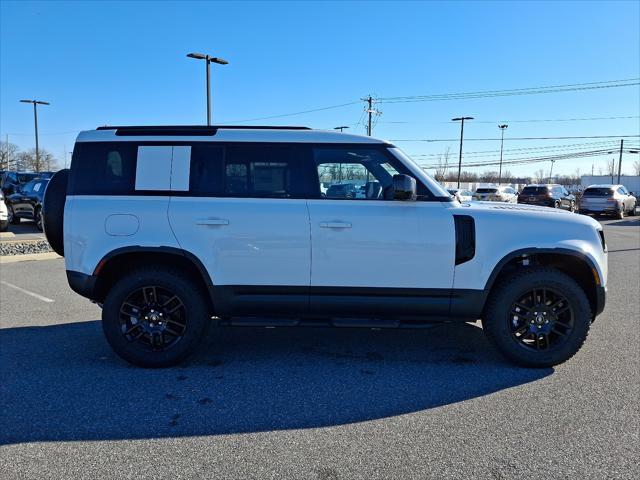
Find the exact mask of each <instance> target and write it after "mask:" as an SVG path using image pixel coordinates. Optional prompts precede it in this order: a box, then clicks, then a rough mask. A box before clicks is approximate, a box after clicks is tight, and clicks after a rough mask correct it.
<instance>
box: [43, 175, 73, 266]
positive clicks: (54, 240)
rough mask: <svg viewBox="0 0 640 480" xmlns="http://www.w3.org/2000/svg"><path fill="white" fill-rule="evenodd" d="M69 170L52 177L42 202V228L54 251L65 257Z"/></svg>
mask: <svg viewBox="0 0 640 480" xmlns="http://www.w3.org/2000/svg"><path fill="white" fill-rule="evenodd" d="M68 180H69V170H68V169H65V170H60V171H58V172H56V174H55V175H54V176H53V177H51V180H49V183H48V184H47V189H46V190H45V192H44V198H43V200H42V227H43V230H44V234H45V236H46V237H47V241H48V242H49V245H51V248H53V251H54V252H56V253H57V254H58V255H60V256H63V257H64V236H63V234H64V232H63V225H64V204H65V202H66V200H67V183H68Z"/></svg>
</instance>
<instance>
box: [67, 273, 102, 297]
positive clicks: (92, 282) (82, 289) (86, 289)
mask: <svg viewBox="0 0 640 480" xmlns="http://www.w3.org/2000/svg"><path fill="white" fill-rule="evenodd" d="M97 279H98V277H95V276H93V275H87V274H86V273H81V272H74V271H73V270H67V282H69V286H70V287H71V290H73V291H74V292H76V293H77V294H78V295H82V296H83V297H86V298H88V299H90V300H93V299H94V293H95V289H96V280H97Z"/></svg>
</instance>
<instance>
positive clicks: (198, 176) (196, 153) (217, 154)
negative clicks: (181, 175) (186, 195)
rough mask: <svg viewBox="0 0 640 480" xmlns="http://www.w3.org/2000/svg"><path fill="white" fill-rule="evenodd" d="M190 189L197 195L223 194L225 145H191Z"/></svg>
mask: <svg viewBox="0 0 640 480" xmlns="http://www.w3.org/2000/svg"><path fill="white" fill-rule="evenodd" d="M189 191H190V192H191V193H193V194H195V195H210V196H220V195H223V192H224V147H221V146H219V145H193V146H192V147H191V167H190V172H189Z"/></svg>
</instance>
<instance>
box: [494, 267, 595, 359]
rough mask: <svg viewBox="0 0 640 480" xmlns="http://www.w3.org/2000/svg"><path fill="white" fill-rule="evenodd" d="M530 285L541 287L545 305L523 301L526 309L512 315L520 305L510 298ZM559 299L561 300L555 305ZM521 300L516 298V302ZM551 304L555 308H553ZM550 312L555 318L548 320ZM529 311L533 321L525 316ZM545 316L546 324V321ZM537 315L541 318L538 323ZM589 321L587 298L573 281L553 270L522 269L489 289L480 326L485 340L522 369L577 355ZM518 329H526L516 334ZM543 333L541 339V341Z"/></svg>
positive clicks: (513, 297)
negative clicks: (535, 304)
mask: <svg viewBox="0 0 640 480" xmlns="http://www.w3.org/2000/svg"><path fill="white" fill-rule="evenodd" d="M533 289H537V292H538V293H540V292H541V291H542V289H545V290H546V292H545V293H546V295H547V296H546V298H547V299H548V300H547V301H548V302H550V304H549V305H546V306H544V307H541V306H540V305H538V306H537V307H535V306H533V305H530V304H526V305H528V306H529V307H531V308H530V309H529V311H527V309H526V307H525V308H521V309H520V313H517V311H516V309H517V308H520V306H516V305H514V304H515V302H516V301H518V300H521V299H522V298H523V296H527V295H528V293H527V292H530V291H531V290H533ZM536 297H537V298H540V297H541V295H538V294H536ZM528 298H529V299H532V297H528ZM559 298H562V299H563V302H566V303H560V304H558V302H559V300H558V299H559ZM523 303H524V302H522V301H521V302H520V305H522V304H523ZM554 305H558V307H556V308H555V309H554V308H553V306H554ZM567 307H568V308H567ZM534 308H535V309H536V311H534V310H533V309H534ZM538 308H540V310H538ZM543 310H544V312H543ZM563 310H564V311H563ZM554 311H557V312H559V315H557V318H556V319H555V320H553V319H552V317H556V315H555V313H553V312H554ZM525 312H526V313H525ZM547 313H549V317H547ZM534 314H535V315H534ZM528 315H530V317H529V318H530V319H531V320H530V322H532V323H528V321H527V320H526V317H527V316H528ZM547 318H549V321H548V322H547V321H545V319H547ZM537 319H542V321H540V323H539V322H538V321H537ZM591 320H592V312H591V307H590V305H589V301H588V299H587V296H586V294H585V292H584V291H583V290H582V288H581V287H580V286H579V285H578V284H577V283H576V282H575V280H573V279H572V278H571V277H569V276H568V275H566V274H564V273H562V272H560V271H558V270H556V269H553V268H548V267H525V268H523V269H522V270H520V271H518V272H516V273H514V274H512V275H510V276H508V277H507V278H505V279H504V280H503V281H502V282H501V283H500V284H499V285H498V286H496V287H495V288H494V289H493V291H492V293H491V297H490V298H489V300H488V302H487V306H486V309H485V315H484V318H483V320H482V326H483V329H484V332H485V334H486V336H487V338H488V339H489V341H490V342H491V343H492V344H493V345H494V346H495V347H496V348H497V349H498V351H500V353H502V354H503V355H504V356H505V357H506V358H507V359H509V360H511V361H512V362H514V363H516V364H518V365H522V366H525V367H536V368H546V367H552V366H554V365H558V364H560V363H563V362H565V361H567V360H568V359H570V358H571V357H573V356H574V355H575V354H576V352H577V351H578V350H579V349H580V347H581V346H582V344H583V343H584V341H585V340H586V338H587V335H588V334H589V327H590V325H591ZM565 325H569V328H566V327H565ZM536 328H537V329H538V330H537V329H536ZM521 330H525V332H524V333H522V334H520V336H519V337H518V336H517V334H518V332H519V331H521ZM532 332H535V333H532ZM561 333H562V335H561ZM543 335H544V336H545V338H546V340H541V338H543V337H542V336H543ZM531 336H533V339H532V338H531ZM531 342H533V343H531ZM545 343H546V346H545Z"/></svg>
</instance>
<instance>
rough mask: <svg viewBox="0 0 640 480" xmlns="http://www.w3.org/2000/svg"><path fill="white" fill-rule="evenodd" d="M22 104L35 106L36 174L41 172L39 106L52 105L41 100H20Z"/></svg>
mask: <svg viewBox="0 0 640 480" xmlns="http://www.w3.org/2000/svg"><path fill="white" fill-rule="evenodd" d="M20 102H22V103H32V104H33V123H34V125H35V132H36V172H39V171H40V146H39V144H38V105H50V103H49V102H43V101H41V100H20Z"/></svg>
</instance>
